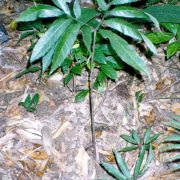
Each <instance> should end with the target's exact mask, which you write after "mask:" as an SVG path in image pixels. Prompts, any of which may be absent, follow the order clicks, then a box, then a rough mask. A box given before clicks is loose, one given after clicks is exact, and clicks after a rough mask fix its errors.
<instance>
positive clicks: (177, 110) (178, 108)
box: [171, 103, 180, 115]
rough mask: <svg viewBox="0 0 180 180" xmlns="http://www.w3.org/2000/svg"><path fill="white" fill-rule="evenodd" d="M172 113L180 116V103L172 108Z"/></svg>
mask: <svg viewBox="0 0 180 180" xmlns="http://www.w3.org/2000/svg"><path fill="white" fill-rule="evenodd" d="M171 111H172V112H173V113H175V114H176V115H180V103H175V104H173V105H172V107H171Z"/></svg>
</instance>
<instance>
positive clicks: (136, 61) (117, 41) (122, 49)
mask: <svg viewBox="0 0 180 180" xmlns="http://www.w3.org/2000/svg"><path fill="white" fill-rule="evenodd" d="M100 33H101V35H102V36H103V37H104V38H106V39H107V38H108V39H109V41H110V43H111V46H112V48H113V49H114V51H115V52H116V53H117V55H118V56H119V57H120V58H121V60H122V61H124V62H125V63H127V64H128V65H130V66H131V67H133V68H135V69H136V70H138V71H140V72H143V73H145V74H147V75H149V73H148V70H147V66H146V64H145V63H144V61H143V60H142V59H141V58H140V57H139V55H138V54H137V52H136V51H135V49H134V48H132V47H131V46H130V45H129V44H128V43H127V42H126V41H125V40H124V39H122V38H121V37H119V36H118V35H116V34H115V33H113V32H112V31H108V30H100Z"/></svg>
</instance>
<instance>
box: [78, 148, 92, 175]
mask: <svg viewBox="0 0 180 180" xmlns="http://www.w3.org/2000/svg"><path fill="white" fill-rule="evenodd" d="M75 160H76V163H77V165H78V167H79V169H80V175H81V176H85V177H87V176H88V162H89V160H90V157H89V155H88V154H87V152H86V151H85V149H84V147H82V146H81V147H80V148H79V151H78V154H77V156H76V158H75Z"/></svg>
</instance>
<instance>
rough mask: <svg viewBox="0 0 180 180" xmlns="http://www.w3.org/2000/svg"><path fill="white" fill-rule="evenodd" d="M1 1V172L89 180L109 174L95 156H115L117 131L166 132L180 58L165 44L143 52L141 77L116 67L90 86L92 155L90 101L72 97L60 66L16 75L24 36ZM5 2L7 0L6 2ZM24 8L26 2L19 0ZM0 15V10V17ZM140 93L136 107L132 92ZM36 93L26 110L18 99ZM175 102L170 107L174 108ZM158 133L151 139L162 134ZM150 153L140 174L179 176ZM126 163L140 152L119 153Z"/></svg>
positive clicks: (20, 179) (2, 175) (151, 178)
mask: <svg viewBox="0 0 180 180" xmlns="http://www.w3.org/2000/svg"><path fill="white" fill-rule="evenodd" d="M6 5H7V4H4V5H3V6H0V7H1V10H2V11H1V12H2V14H3V15H1V19H0V20H1V21H2V20H3V22H4V24H5V27H6V28H7V31H8V33H9V35H10V36H11V37H12V39H11V40H10V41H9V42H7V43H5V44H3V45H0V179H2V180H11V179H12V180H14V179H17V180H29V179H33V180H38V179H43V180H51V179H52V180H59V179H62V180H81V179H82V180H93V179H111V178H110V176H108V175H107V174H106V173H105V172H104V171H103V170H102V168H101V167H100V166H99V162H100V161H102V160H103V161H112V163H113V159H112V149H116V150H118V149H120V148H122V147H124V146H125V145H126V143H125V141H123V140H122V139H121V138H120V135H121V134H129V132H130V131H131V130H132V129H136V130H137V131H138V132H139V133H140V134H141V135H143V133H144V131H145V129H146V127H151V129H152V132H153V133H157V132H163V133H166V127H165V125H164V122H166V121H167V120H168V118H171V117H172V115H173V113H177V108H176V105H177V104H178V103H179V102H180V101H179V98H180V93H179V89H180V83H179V82H180V62H179V58H178V56H175V57H173V58H172V59H170V60H169V61H166V60H165V55H164V47H163V46H161V47H159V48H158V56H156V57H153V58H152V59H146V57H143V58H144V59H145V61H146V62H147V64H148V67H149V69H150V72H151V75H152V80H151V81H150V80H148V79H144V81H142V80H139V79H137V78H136V77H132V76H130V75H129V74H128V73H126V72H123V71H121V72H119V74H118V76H119V78H118V81H117V82H109V83H108V88H107V89H106V91H105V92H104V93H102V94H100V93H97V92H95V91H94V93H93V99H94V112H95V114H94V115H95V117H94V118H95V128H96V138H97V139H96V140H97V150H98V155H99V161H98V162H95V161H94V159H93V153H92V152H93V150H92V143H91V126H90V116H89V101H88V99H86V100H85V101H84V102H81V103H74V92H72V85H71V84H70V85H69V87H64V86H63V75H62V74H61V73H60V72H57V73H55V74H54V75H53V76H52V77H50V78H46V77H43V78H42V79H38V74H36V73H35V74H27V75H24V76H22V77H21V78H18V79H16V78H15V75H16V74H17V73H18V72H19V71H21V70H23V68H25V67H26V65H27V59H28V54H27V52H26V49H27V46H28V44H29V42H28V40H24V41H22V42H21V43H20V44H18V45H17V44H16V43H17V40H18V37H19V32H17V31H12V30H11V29H10V28H9V24H10V22H11V20H12V19H14V18H15V17H16V16H17V15H18V13H19V11H20V10H17V9H13V8H14V6H12V5H11V6H10V7H7V6H6ZM5 6H6V7H5ZM22 8H23V7H22ZM2 17H3V18H2ZM86 77H87V76H86V73H85V72H84V75H83V76H82V77H77V78H75V87H76V89H81V88H83V87H84V86H87V78H86ZM139 90H141V91H142V92H143V93H144V94H145V98H144V99H143V101H142V103H141V104H140V107H139V109H137V107H136V102H135V92H137V91H139ZM37 92H38V93H39V94H40V101H39V104H38V106H37V110H36V111H35V112H33V113H30V112H27V111H26V110H25V109H24V108H23V107H20V106H19V105H18V104H19V102H21V101H22V100H23V99H24V98H25V97H26V96H27V95H28V94H31V95H32V94H34V93H37ZM174 107H175V108H174ZM161 139H162V137H161V136H160V137H159V139H158V141H156V145H158V142H160V141H161ZM155 155H156V157H155V160H154V161H153V162H152V163H151V166H150V168H149V170H148V171H147V172H146V173H145V175H144V176H143V177H142V178H141V179H142V180H146V179H147V180H159V179H165V180H166V179H167V180H170V179H172V180H176V179H178V175H176V174H173V175H166V174H164V172H165V171H166V170H168V169H169V168H170V167H169V166H168V165H166V164H163V163H162V161H163V158H162V156H161V155H159V154H158V149H155ZM123 157H124V158H125V160H126V161H127V162H128V165H129V167H130V168H132V167H133V166H134V162H135V160H136V159H137V152H136V151H133V152H132V153H126V154H123Z"/></svg>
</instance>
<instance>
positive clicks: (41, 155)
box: [26, 150, 48, 160]
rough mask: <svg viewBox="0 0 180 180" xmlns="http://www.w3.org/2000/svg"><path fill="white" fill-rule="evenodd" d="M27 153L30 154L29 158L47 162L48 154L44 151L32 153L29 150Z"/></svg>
mask: <svg viewBox="0 0 180 180" xmlns="http://www.w3.org/2000/svg"><path fill="white" fill-rule="evenodd" d="M26 153H27V154H28V153H29V154H30V155H29V156H30V157H31V158H33V159H35V160H45V159H48V154H47V153H46V152H45V151H43V150H38V151H35V152H32V153H31V151H30V150H27V151H26Z"/></svg>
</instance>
